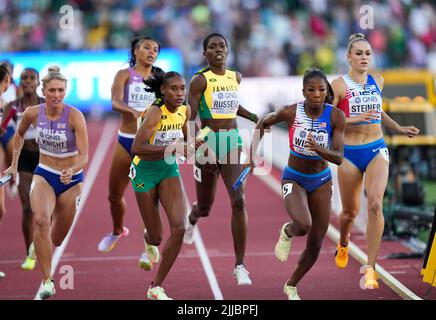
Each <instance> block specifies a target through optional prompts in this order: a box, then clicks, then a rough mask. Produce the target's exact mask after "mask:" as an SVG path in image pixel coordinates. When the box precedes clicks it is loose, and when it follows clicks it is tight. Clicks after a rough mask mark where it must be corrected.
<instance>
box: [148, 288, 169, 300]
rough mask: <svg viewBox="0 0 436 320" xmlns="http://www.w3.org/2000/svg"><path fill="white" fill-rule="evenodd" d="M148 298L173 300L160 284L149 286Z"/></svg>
mask: <svg viewBox="0 0 436 320" xmlns="http://www.w3.org/2000/svg"><path fill="white" fill-rule="evenodd" d="M147 298H148V299H150V300H173V299H171V298H170V297H168V296H167V294H166V293H165V290H164V288H162V287H159V286H157V287H150V288H148V291H147Z"/></svg>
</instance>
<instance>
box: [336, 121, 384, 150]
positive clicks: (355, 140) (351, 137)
mask: <svg viewBox="0 0 436 320" xmlns="http://www.w3.org/2000/svg"><path fill="white" fill-rule="evenodd" d="M381 138H383V131H382V129H381V125H380V124H379V123H374V124H362V125H351V124H348V125H346V127H345V139H344V144H346V145H351V146H354V145H362V144H367V143H370V142H373V141H376V140H378V139H381Z"/></svg>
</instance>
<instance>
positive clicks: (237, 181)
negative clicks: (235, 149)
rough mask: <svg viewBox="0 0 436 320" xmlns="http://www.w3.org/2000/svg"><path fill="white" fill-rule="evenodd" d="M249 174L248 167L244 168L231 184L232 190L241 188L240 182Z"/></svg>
mask: <svg viewBox="0 0 436 320" xmlns="http://www.w3.org/2000/svg"><path fill="white" fill-rule="evenodd" d="M249 173H250V167H246V168H245V169H244V170H242V172H241V174H240V175H239V177H238V179H236V181H235V183H234V184H233V186H232V189H233V190H237V189H238V188H239V187H240V186H241V184H242V182H244V180H245V178H247V176H248V174H249Z"/></svg>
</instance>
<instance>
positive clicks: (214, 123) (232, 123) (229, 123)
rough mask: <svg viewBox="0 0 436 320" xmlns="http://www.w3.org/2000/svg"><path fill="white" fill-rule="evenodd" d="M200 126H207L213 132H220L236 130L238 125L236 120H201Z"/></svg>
mask: <svg viewBox="0 0 436 320" xmlns="http://www.w3.org/2000/svg"><path fill="white" fill-rule="evenodd" d="M201 125H202V126H208V127H209V128H210V129H211V130H212V131H213V132H219V131H220V130H230V129H236V128H237V127H238V124H237V123H236V118H233V119H203V120H201Z"/></svg>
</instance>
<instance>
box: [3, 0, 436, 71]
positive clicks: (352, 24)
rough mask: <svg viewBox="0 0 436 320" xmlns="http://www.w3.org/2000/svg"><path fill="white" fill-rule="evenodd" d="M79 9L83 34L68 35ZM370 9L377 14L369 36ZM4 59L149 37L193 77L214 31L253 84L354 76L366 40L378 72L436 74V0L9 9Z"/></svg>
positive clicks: (151, 2)
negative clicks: (67, 19) (356, 37)
mask: <svg viewBox="0 0 436 320" xmlns="http://www.w3.org/2000/svg"><path fill="white" fill-rule="evenodd" d="M65 4H68V5H71V6H72V7H73V8H74V9H75V10H74V28H72V29H61V28H59V19H60V16H61V13H60V8H61V7H62V6H63V5H65ZM362 5H370V6H372V8H373V9H374V12H375V16H374V18H375V19H374V26H375V28H374V29H373V30H361V29H360V26H359V22H360V20H361V17H362V13H361V12H360V11H359V9H360V8H361V6H362ZM0 16H1V20H0V34H1V35H2V36H1V37H0V52H4V51H6V52H7V51H41V50H42V51H48V50H59V49H66V50H81V49H91V50H101V49H111V48H118V49H119V48H126V49H127V48H128V47H129V46H130V39H131V38H132V37H133V36H135V35H143V34H146V35H149V36H153V37H155V38H156V39H158V40H159V41H160V42H161V43H162V45H163V46H164V47H175V48H179V49H180V50H181V52H182V54H183V57H184V64H185V65H184V68H185V74H186V75H187V76H190V75H192V73H193V72H194V70H197V69H198V67H199V66H200V65H202V64H203V58H202V51H203V49H202V40H203V38H204V37H205V35H207V34H208V33H210V32H211V31H216V32H220V33H222V34H223V35H225V36H226V37H227V38H228V39H229V42H230V47H231V51H232V55H231V61H229V62H230V63H229V64H230V65H232V66H233V67H235V68H237V69H238V70H239V71H241V72H242V74H243V75H244V76H245V77H250V76H285V75H295V74H301V73H303V72H304V70H305V69H306V68H307V67H308V66H317V67H319V68H322V69H324V70H325V71H326V72H327V73H338V72H344V71H346V70H347V63H346V60H345V54H346V50H347V41H348V36H349V35H350V34H351V33H354V32H364V33H365V34H366V35H367V37H368V39H369V41H370V43H371V45H372V48H373V51H374V66H375V67H376V68H377V69H382V68H397V67H415V68H428V69H431V70H432V71H434V72H435V73H436V1H434V0H422V1H412V0H384V1H383V0H382V1H360V0H282V1H280V0H275V1H274V0H123V1H116V0H92V1H91V0H70V1H67V0H0Z"/></svg>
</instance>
